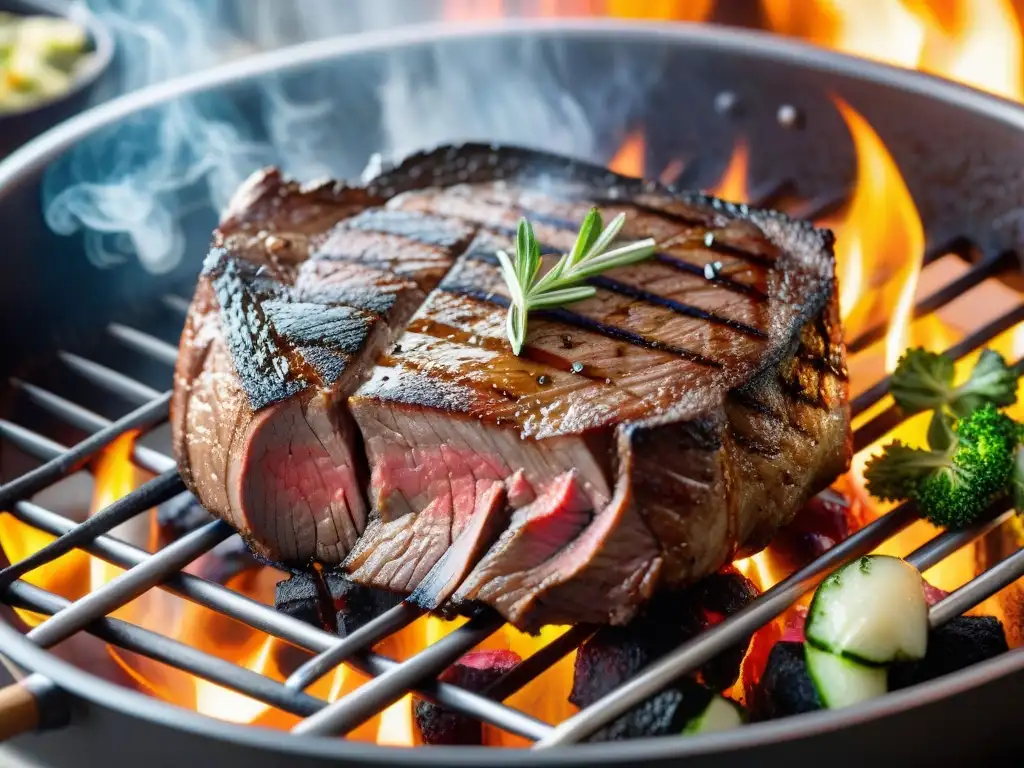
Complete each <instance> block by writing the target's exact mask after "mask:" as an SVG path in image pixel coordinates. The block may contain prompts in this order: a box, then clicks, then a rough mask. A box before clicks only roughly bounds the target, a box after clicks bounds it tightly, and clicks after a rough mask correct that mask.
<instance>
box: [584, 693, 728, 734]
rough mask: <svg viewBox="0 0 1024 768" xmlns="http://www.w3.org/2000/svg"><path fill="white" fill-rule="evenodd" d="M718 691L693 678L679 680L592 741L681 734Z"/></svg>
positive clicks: (621, 718)
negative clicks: (715, 691)
mask: <svg viewBox="0 0 1024 768" xmlns="http://www.w3.org/2000/svg"><path fill="white" fill-rule="evenodd" d="M714 695H715V693H714V692H713V691H712V690H711V689H709V688H707V687H705V686H703V685H701V684H700V683H697V682H695V681H693V680H690V679H683V680H680V681H677V682H676V683H675V684H673V685H672V687H671V688H668V689H667V690H664V691H662V692H661V693H658V694H655V695H654V696H652V697H651V698H649V699H647V700H646V701H644V702H643V703H642V704H639V705H637V706H636V707H634V708H633V709H631V710H630V711H629V712H627V713H626V714H624V715H622V716H621V717H620V718H619V719H617V720H615V721H613V722H611V723H609V724H608V725H606V726H605V727H604V728H602V729H601V730H599V731H598V732H597V733H595V734H594V735H593V736H591V737H590V739H589V741H624V740H626V739H643V738H647V737H649V736H679V735H681V734H682V732H683V729H684V728H685V727H686V724H687V723H689V722H690V721H691V720H692V719H693V718H694V717H696V716H697V715H699V714H700V713H701V712H703V711H704V710H705V708H707V706H708V703H709V702H710V701H711V697H712V696H714Z"/></svg>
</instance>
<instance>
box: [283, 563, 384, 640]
mask: <svg viewBox="0 0 1024 768" xmlns="http://www.w3.org/2000/svg"><path fill="white" fill-rule="evenodd" d="M318 582H319V583H318ZM401 599H402V598H401V595H397V594H394V593H391V592H385V591H383V590H379V589H371V588H370V587H364V586H362V585H360V584H355V583H353V582H351V581H349V580H348V579H347V578H346V577H345V576H344V574H341V573H338V572H336V571H328V572H326V573H318V572H312V571H309V572H305V571H303V572H298V573H294V574H292V575H291V577H290V578H288V579H285V580H284V581H279V582H278V583H277V595H276V597H275V600H274V607H275V608H277V610H279V611H281V612H282V613H287V614H288V615H289V616H294V617H295V618H297V619H300V620H302V621H305V622H306V623H307V624H312V625H314V626H317V627H322V628H324V629H326V630H327V631H329V632H336V633H337V634H338V635H340V636H342V637H345V636H347V635H350V634H352V633H353V632H355V631H356V630H357V629H359V628H360V627H362V626H363V625H364V624H366V623H367V622H369V621H371V620H373V619H375V618H377V617H378V616H380V615H381V614H382V613H384V612H385V611H386V610H388V609H389V608H393V607H394V606H396V605H398V603H399V602H400V601H401ZM328 601H329V602H328Z"/></svg>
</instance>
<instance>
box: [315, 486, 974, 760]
mask: <svg viewBox="0 0 1024 768" xmlns="http://www.w3.org/2000/svg"><path fill="white" fill-rule="evenodd" d="M915 516H916V510H915V509H914V506H913V505H912V504H910V503H905V504H901V505H900V506H898V507H896V508H895V509H894V510H893V511H891V512H889V513H888V514H886V515H884V516H882V517H880V518H878V519H877V520H875V521H874V522H873V523H871V524H870V525H867V526H865V527H864V528H862V529H861V530H860V531H858V532H857V533H855V534H853V535H852V536H850V537H849V538H847V539H845V540H844V541H842V542H840V543H839V544H837V545H836V546H835V547H833V548H832V549H830V550H828V551H827V552H826V553H825V554H824V555H822V556H821V557H819V558H818V559H817V560H815V561H814V562H812V563H809V564H808V565H806V566H804V567H803V568H801V569H800V570H799V571H797V572H796V573H794V574H792V575H791V576H789V577H788V578H786V579H783V580H782V581H780V582H779V583H778V584H776V585H775V586H774V587H772V588H771V589H769V590H767V591H766V592H765V593H764V594H762V595H761V597H760V598H759V599H757V600H755V601H754V602H753V603H751V604H750V605H748V606H747V607H746V608H744V609H743V610H741V611H738V612H737V613H734V614H733V615H732V616H729V617H728V618H726V619H725V620H724V621H722V622H721V623H719V624H717V625H715V626H714V627H712V628H711V629H709V630H707V631H706V632H704V633H703V634H702V635H700V636H699V637H696V638H694V639H693V640H690V641H689V642H687V643H684V644H683V645H681V646H679V648H677V649H676V650H674V651H672V652H671V653H669V654H668V655H667V656H664V657H662V658H661V659H660V660H659V661H657V662H655V663H654V664H652V665H651V666H649V667H647V668H646V669H645V670H644V671H642V672H641V673H640V674H639V675H637V676H636V677H634V678H632V679H631V680H629V681H628V682H627V683H625V684H624V685H622V686H621V687H619V688H617V689H616V690H615V691H613V692H612V693H610V694H608V695H607V696H605V697H604V698H602V699H599V700H598V701H597V702H595V703H594V704H591V705H590V706H589V707H587V708H586V709H585V710H583V711H581V712H579V713H578V714H576V715H574V716H572V717H570V718H569V719H568V720H565V721H564V722H562V723H561V724H560V725H557V726H555V728H554V731H553V732H552V733H551V735H550V736H548V737H547V738H544V739H542V740H540V741H538V742H537V744H536V745H535V748H541V749H543V748H547V747H552V746H556V745H561V744H568V743H572V742H576V741H579V740H580V739H583V738H586V737H587V736H589V735H591V734H592V733H594V732H595V731H597V730H598V729H600V728H601V727H603V726H605V725H607V724H608V723H610V722H611V721H613V720H614V719H615V718H617V717H619V716H620V715H622V714H624V713H625V712H627V711H629V710H630V709H631V708H632V707H634V706H636V705H637V704H639V703H641V702H642V701H644V700H646V699H647V698H649V697H651V696H653V695H654V694H656V693H658V692H659V691H661V690H662V689H663V688H664V687H665V686H666V685H668V684H669V683H670V682H671V681H673V680H677V679H678V678H680V677H682V676H683V675H685V674H687V673H689V672H692V671H693V670H695V669H697V668H698V667H699V666H700V665H702V664H704V663H705V662H707V661H710V660H711V659H712V658H714V657H715V656H717V655H718V654H719V653H721V652H722V651H724V650H726V649H728V648H730V647H732V646H733V645H736V644H737V643H742V642H744V640H746V638H748V637H749V636H750V635H752V634H753V633H754V632H756V631H757V630H758V629H760V628H761V627H762V626H764V625H765V624H767V623H768V622H769V621H771V620H772V619H774V618H775V617H776V616H778V615H780V614H781V613H782V612H783V611H785V610H786V609H787V608H789V607H790V606H791V605H793V603H795V602H796V601H797V600H798V599H799V598H800V597H801V596H803V595H804V594H806V593H807V592H809V591H810V590H811V589H813V588H814V587H815V586H816V585H817V583H818V582H819V581H820V579H821V577H822V576H824V575H825V574H826V573H827V572H831V571H832V570H834V569H835V568H836V567H838V566H840V565H843V564H844V563H847V562H849V561H851V560H853V559H855V558H857V557H860V556H861V555H866V554H868V553H869V552H871V551H872V550H873V549H875V548H876V547H877V546H878V545H879V544H881V543H882V542H884V541H885V540H887V539H888V538H890V537H891V536H893V535H895V534H896V533H898V532H899V531H901V530H902V529H903V528H905V527H906V526H907V525H909V524H910V523H912V522H913V521H914V519H915ZM988 526H989V524H988V523H985V524H981V525H975V526H973V527H971V528H968V529H965V530H963V531H955V532H947V533H943V534H940V535H939V537H937V538H939V539H942V541H941V543H937V544H934V545H933V546H931V547H929V548H924V547H922V548H920V549H918V550H917V551H916V552H915V553H912V555H910V556H909V557H908V558H907V559H908V561H910V562H911V563H913V564H914V565H915V566H917V567H921V564H920V563H918V562H914V560H913V559H911V558H913V557H914V556H915V555H919V556H920V557H921V558H922V563H923V564H924V565H933V564H934V562H932V560H933V559H934V558H936V557H937V556H938V555H940V554H941V555H942V556H945V555H946V554H948V553H949V552H952V551H955V550H956V549H959V548H960V547H962V546H964V545H965V544H967V543H969V542H971V541H973V540H974V539H975V538H977V537H978V536H979V535H981V534H982V533H983V532H984V531H985V530H988ZM936 561H937V560H936ZM327 711H329V710H326V709H325V710H323V713H326V712H327ZM323 713H321V715H320V716H323Z"/></svg>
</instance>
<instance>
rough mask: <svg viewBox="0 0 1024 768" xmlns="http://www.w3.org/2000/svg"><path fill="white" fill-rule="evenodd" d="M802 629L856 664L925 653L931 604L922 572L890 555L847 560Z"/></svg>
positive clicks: (821, 590)
mask: <svg viewBox="0 0 1024 768" xmlns="http://www.w3.org/2000/svg"><path fill="white" fill-rule="evenodd" d="M804 632H805V633H806V636H807V645H809V646H813V647H814V648H816V649H818V650H821V651H825V652H827V653H831V654H833V655H836V656H842V657H843V658H845V659H847V660H850V661H854V662H857V663H858V664H864V665H868V666H871V665H883V664H891V663H892V662H894V661H900V660H903V659H921V658H924V655H925V651H926V650H927V648H928V604H927V602H925V598H924V582H923V580H922V579H921V574H920V573H918V571H917V569H916V568H914V566H912V565H910V564H909V563H907V562H905V561H903V560H901V559H899V558H898V557H889V556H886V555H870V556H867V557H862V558H860V559H858V560H855V561H853V562H852V563H848V564H847V565H845V566H843V567H842V568H840V569H839V570H838V571H836V572H835V573H833V574H832V575H831V576H829V577H828V578H827V579H825V581H823V582H822V583H821V584H820V585H819V586H818V589H817V591H816V592H815V593H814V599H813V600H812V601H811V607H810V609H809V611H808V614H807V624H806V626H805V628H804ZM819 690H820V689H819Z"/></svg>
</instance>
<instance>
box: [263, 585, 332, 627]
mask: <svg viewBox="0 0 1024 768" xmlns="http://www.w3.org/2000/svg"><path fill="white" fill-rule="evenodd" d="M319 578H320V577H319V575H318V574H316V573H313V572H300V573H293V574H292V575H291V576H289V577H288V578H287V579H285V580H284V581H279V582H277V592H276V594H275V595H274V607H275V608H276V609H277V610H279V611H280V612H281V613H286V614H288V615H289V616H293V617H295V618H296V619H299V620H300V621H304V622H306V623H307V624H312V625H313V626H315V627H321V628H323V629H327V630H329V631H330V630H332V629H333V625H334V622H333V621H331V622H330V623H326V622H325V621H324V618H323V614H324V611H323V608H322V606H323V601H322V597H321V592H320V588H319V586H318V585H317V580H318V579H319Z"/></svg>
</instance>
